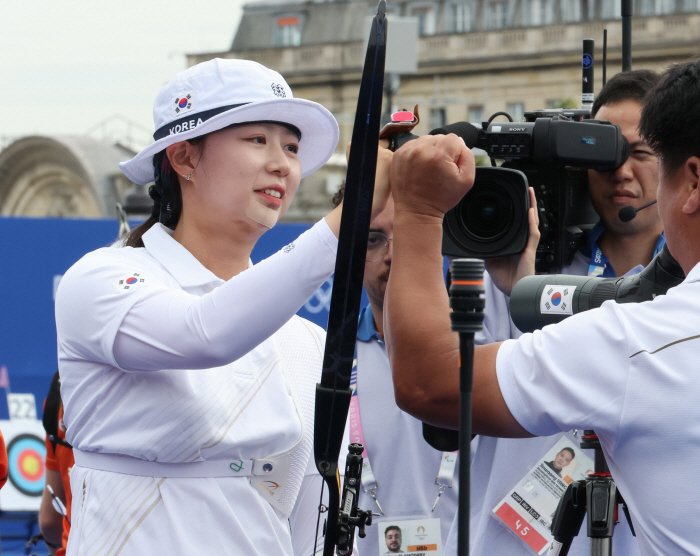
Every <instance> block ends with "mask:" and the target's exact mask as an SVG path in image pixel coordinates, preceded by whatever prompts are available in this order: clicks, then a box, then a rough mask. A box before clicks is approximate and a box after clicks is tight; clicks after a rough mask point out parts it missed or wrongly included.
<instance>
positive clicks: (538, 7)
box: [522, 0, 554, 26]
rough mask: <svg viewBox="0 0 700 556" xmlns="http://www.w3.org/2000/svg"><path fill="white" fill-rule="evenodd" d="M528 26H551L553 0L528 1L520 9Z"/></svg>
mask: <svg viewBox="0 0 700 556" xmlns="http://www.w3.org/2000/svg"><path fill="white" fill-rule="evenodd" d="M522 9H523V10H524V11H525V12H526V13H525V14H524V17H523V18H524V19H525V18H528V19H527V22H528V24H529V25H532V26H538V25H551V24H552V23H553V22H554V0H528V1H527V2H524V3H523V8H522Z"/></svg>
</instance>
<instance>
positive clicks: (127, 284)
mask: <svg viewBox="0 0 700 556" xmlns="http://www.w3.org/2000/svg"><path fill="white" fill-rule="evenodd" d="M145 283H146V278H145V277H144V276H143V274H141V273H140V272H134V273H132V274H128V275H124V276H123V277H122V278H119V280H117V281H116V282H114V287H115V288H116V290H117V291H118V292H119V293H124V292H128V291H131V290H135V289H136V288H138V287H140V286H143V285H144V284H145Z"/></svg>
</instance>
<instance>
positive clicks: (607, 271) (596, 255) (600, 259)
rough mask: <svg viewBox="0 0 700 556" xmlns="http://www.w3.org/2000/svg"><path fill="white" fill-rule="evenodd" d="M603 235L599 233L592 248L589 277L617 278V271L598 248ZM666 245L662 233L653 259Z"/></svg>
mask: <svg viewBox="0 0 700 556" xmlns="http://www.w3.org/2000/svg"><path fill="white" fill-rule="evenodd" d="M591 233H593V232H591ZM601 233H602V229H601V232H600V233H598V236H597V237H596V239H595V241H594V242H593V245H592V246H591V262H590V264H589V265H588V276H602V277H603V278H615V277H616V274H615V269H614V268H613V267H612V266H610V261H609V260H608V258H607V257H606V256H605V255H604V254H603V252H602V251H601V250H600V247H599V246H598V238H599V237H600V235H601ZM665 243H666V237H665V236H664V234H663V232H662V233H661V234H660V235H659V238H658V239H657V240H656V246H655V247H654V253H653V255H652V259H653V258H654V257H656V255H658V254H659V251H661V249H662V247H663V246H664V244H665Z"/></svg>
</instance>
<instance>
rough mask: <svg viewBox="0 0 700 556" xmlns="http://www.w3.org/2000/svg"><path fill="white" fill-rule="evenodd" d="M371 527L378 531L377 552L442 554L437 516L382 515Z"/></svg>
mask: <svg viewBox="0 0 700 556" xmlns="http://www.w3.org/2000/svg"><path fill="white" fill-rule="evenodd" d="M373 527H376V528H377V531H378V533H379V535H378V536H379V554H382V555H384V554H403V555H404V556H442V533H441V529H440V520H439V519H437V518H427V517H426V518H415V519H407V518H406V517H399V518H396V519H394V518H392V517H383V518H382V519H381V521H375V522H374V525H373Z"/></svg>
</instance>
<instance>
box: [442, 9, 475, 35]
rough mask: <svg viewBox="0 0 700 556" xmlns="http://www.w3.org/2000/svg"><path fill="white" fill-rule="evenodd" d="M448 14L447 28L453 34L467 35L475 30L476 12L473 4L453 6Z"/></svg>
mask: <svg viewBox="0 0 700 556" xmlns="http://www.w3.org/2000/svg"><path fill="white" fill-rule="evenodd" d="M447 14H448V15H447V17H448V21H447V28H448V29H449V30H450V31H452V32H453V33H466V32H468V31H471V30H472V29H473V27H474V19H473V18H474V10H473V6H472V4H471V2H460V3H458V4H451V5H450V6H449V9H448V10H447Z"/></svg>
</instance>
